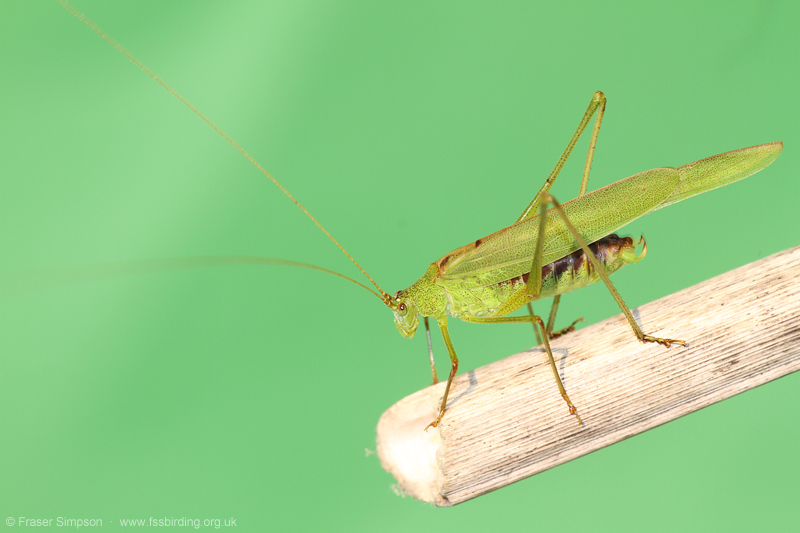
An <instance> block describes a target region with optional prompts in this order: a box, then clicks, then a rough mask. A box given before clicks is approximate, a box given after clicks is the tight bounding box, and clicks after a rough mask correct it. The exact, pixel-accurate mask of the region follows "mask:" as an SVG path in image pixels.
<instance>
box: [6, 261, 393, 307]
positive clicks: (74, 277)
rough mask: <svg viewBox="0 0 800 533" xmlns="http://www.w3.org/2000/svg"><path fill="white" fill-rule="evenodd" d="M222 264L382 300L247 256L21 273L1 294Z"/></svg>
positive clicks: (287, 263)
mask: <svg viewBox="0 0 800 533" xmlns="http://www.w3.org/2000/svg"><path fill="white" fill-rule="evenodd" d="M224 265H282V266H290V267H297V268H308V269H311V270H316V271H318V272H325V273H326V274H332V275H334V276H338V277H340V278H342V279H346V280H347V281H350V282H352V283H355V284H356V285H358V286H359V287H362V288H363V289H365V290H368V291H369V292H371V293H372V294H374V295H375V296H377V297H378V298H381V299H383V298H382V297H381V295H380V294H378V293H377V292H375V291H373V290H372V289H370V288H369V287H367V286H366V285H364V284H363V283H361V282H360V281H356V280H354V279H353V278H350V277H348V276H345V275H344V274H339V273H338V272H334V271H333V270H328V269H327V268H322V267H318V266H316V265H309V264H308V263H300V262H298V261H288V260H286V259H274V258H272V257H254V256H248V255H224V256H222V255H204V256H194V257H162V258H158V259H139V260H134V261H116V262H113V263H100V264H96V265H83V266H75V267H61V268H51V269H47V270H42V271H38V272H24V273H21V274H18V275H12V276H4V277H3V279H2V280H0V293H6V294H19V293H24V292H27V291H30V290H34V289H39V288H42V287H47V286H51V285H56V286H58V285H66V284H72V283H83V282H87V281H98V280H101V279H106V278H117V277H122V276H134V275H142V274H149V273H152V272H166V271H170V270H185V269H190V268H201V267H210V266H224Z"/></svg>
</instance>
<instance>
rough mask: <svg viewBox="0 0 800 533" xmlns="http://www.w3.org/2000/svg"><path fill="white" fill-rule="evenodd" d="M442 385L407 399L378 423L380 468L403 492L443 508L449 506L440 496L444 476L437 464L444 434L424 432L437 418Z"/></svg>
mask: <svg viewBox="0 0 800 533" xmlns="http://www.w3.org/2000/svg"><path fill="white" fill-rule="evenodd" d="M441 385H443V384H439V385H435V386H432V387H428V388H427V389H425V390H423V391H420V392H419V393H417V394H414V395H411V396H409V397H407V398H404V399H402V400H400V401H399V402H397V403H396V404H394V405H393V406H392V407H390V408H389V409H388V410H387V411H386V412H385V413H383V415H382V416H381V418H380V420H379V421H378V442H377V447H378V457H379V458H380V460H381V465H382V466H383V468H384V470H386V471H387V472H389V473H390V474H392V475H393V476H394V477H395V479H396V480H397V483H398V484H399V485H400V487H401V489H402V490H403V492H405V493H406V494H408V495H410V496H413V497H414V498H416V499H418V500H422V501H425V502H431V503H435V504H436V505H440V506H443V505H448V503H447V500H446V499H445V498H443V497H442V495H441V494H440V493H439V488H440V487H439V484H440V482H441V477H442V474H441V472H440V471H439V465H438V464H437V462H436V452H437V451H438V450H439V447H440V445H441V440H442V437H441V432H440V431H439V428H438V427H437V428H433V427H432V428H428V430H427V431H426V430H425V427H426V426H427V425H428V424H429V423H430V421H431V420H433V419H435V418H436V415H437V414H438V409H437V405H438V402H439V401H441V395H442V393H443V390H442V387H441ZM437 394H438V396H437ZM437 397H438V398H439V400H437Z"/></svg>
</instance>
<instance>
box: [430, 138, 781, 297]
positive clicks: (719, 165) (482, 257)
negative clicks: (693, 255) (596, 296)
mask: <svg viewBox="0 0 800 533" xmlns="http://www.w3.org/2000/svg"><path fill="white" fill-rule="evenodd" d="M781 149H782V144H781V143H771V144H766V145H760V146H754V147H751V148H744V149H742V150H736V151H734V152H727V153H725V154H720V155H717V156H713V157H709V158H707V159H703V160H701V161H696V162H694V163H690V164H688V165H684V166H682V167H679V168H677V169H676V168H657V169H653V170H648V171H646V172H642V173H640V174H636V175H634V176H631V177H629V178H625V179H623V180H620V181H618V182H616V183H612V184H611V185H608V186H606V187H603V188H602V189H598V190H596V191H593V192H591V193H588V194H586V195H584V196H581V197H579V198H575V199H574V200H570V201H569V202H566V203H564V204H563V207H564V210H565V212H566V213H567V216H568V217H569V219H570V221H571V222H572V223H573V224H574V225H575V227H576V228H577V229H578V231H579V232H580V234H581V235H582V236H583V238H584V239H585V240H586V241H587V242H590V243H591V242H594V241H596V240H598V239H600V238H602V237H605V236H606V235H608V234H610V233H614V232H615V231H617V230H618V229H620V228H621V227H623V226H624V225H626V224H628V223H629V222H632V221H634V220H636V219H637V218H639V217H640V216H642V215H645V214H647V213H649V212H651V211H655V210H656V209H660V208H662V207H665V206H667V205H670V204H674V203H676V202H679V201H681V200H684V199H686V198H689V197H691V196H694V195H696V194H700V193H701V192H705V191H707V190H711V189H714V188H716V187H721V186H722V185H726V184H728V183H732V182H734V181H737V180H740V179H743V178H745V177H747V176H749V175H751V174H754V173H755V172H758V171H759V170H761V169H763V168H764V167H766V166H767V165H769V164H770V163H771V162H772V161H774V160H775V158H776V157H778V155H779V154H780V151H781ZM540 218H541V215H536V216H534V217H531V218H528V219H526V220H523V221H521V222H518V223H516V224H514V225H512V226H509V227H507V228H504V229H502V230H500V231H498V232H496V233H493V234H492V235H489V236H488V237H485V238H483V239H479V240H478V241H476V242H475V243H473V244H470V245H467V246H464V247H462V248H460V249H458V250H456V251H454V252H453V253H451V254H450V255H448V256H446V257H445V258H444V259H443V260H442V261H440V266H441V269H440V270H441V273H440V275H439V276H438V277H437V280H436V283H437V285H441V286H443V287H444V288H445V289H449V290H457V289H471V288H477V287H484V286H489V285H494V284H495V283H499V282H501V281H504V280H508V279H513V278H516V277H518V276H521V275H522V274H525V273H527V272H529V271H530V267H531V264H532V262H533V254H534V249H535V244H536V235H537V234H538V231H539V222H540ZM578 248H580V246H579V245H578V243H577V242H576V241H575V240H574V239H573V238H572V236H571V235H570V233H569V231H568V230H567V228H566V226H565V225H564V222H563V221H562V220H561V218H560V217H559V215H558V214H557V213H555V212H554V211H553V210H552V209H551V210H550V211H548V217H547V228H545V242H544V245H543V258H542V264H543V265H546V264H548V263H552V262H553V261H555V260H557V259H560V258H562V257H564V256H565V255H567V254H570V253H572V252H574V251H575V250H577V249H578Z"/></svg>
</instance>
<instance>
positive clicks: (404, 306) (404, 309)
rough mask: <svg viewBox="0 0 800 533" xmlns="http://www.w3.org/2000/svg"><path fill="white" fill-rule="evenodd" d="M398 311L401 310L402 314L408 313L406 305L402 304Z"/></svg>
mask: <svg viewBox="0 0 800 533" xmlns="http://www.w3.org/2000/svg"><path fill="white" fill-rule="evenodd" d="M397 309H398V310H399V311H400V312H401V313H405V312H406V304H400V305H398V306H397Z"/></svg>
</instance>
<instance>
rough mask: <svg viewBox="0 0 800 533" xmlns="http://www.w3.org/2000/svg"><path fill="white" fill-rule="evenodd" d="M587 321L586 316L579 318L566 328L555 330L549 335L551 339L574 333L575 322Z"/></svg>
mask: <svg viewBox="0 0 800 533" xmlns="http://www.w3.org/2000/svg"><path fill="white" fill-rule="evenodd" d="M585 321H586V319H585V318H579V319H578V320H576V321H575V322H573V323H572V324H570V325H569V326H568V327H566V328H564V329H560V330H558V331H553V332H551V333H549V334H548V336H549V337H550V340H553V339H557V338H559V337H563V336H564V335H566V334H567V333H572V332H573V331H575V324H577V323H578V322H585Z"/></svg>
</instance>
